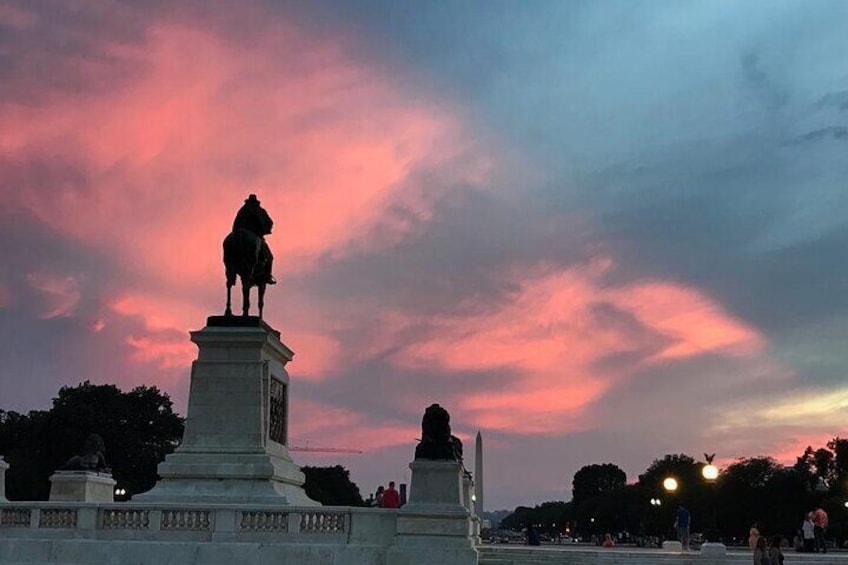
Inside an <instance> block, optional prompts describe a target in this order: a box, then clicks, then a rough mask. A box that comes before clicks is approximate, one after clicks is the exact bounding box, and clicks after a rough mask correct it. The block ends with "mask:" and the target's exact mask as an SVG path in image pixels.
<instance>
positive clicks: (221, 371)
mask: <svg viewBox="0 0 848 565" xmlns="http://www.w3.org/2000/svg"><path fill="white" fill-rule="evenodd" d="M227 320H230V321H231V322H232V321H233V320H235V321H237V322H238V323H237V324H236V323H223V322H226V321H227ZM191 340H192V341H193V342H194V343H196V344H197V346H198V348H199V352H198V358H197V360H196V361H195V362H194V364H193V365H192V371H191V389H190V392H189V401H188V418H187V420H186V427H185V434H184V435H183V442H182V444H181V445H180V447H179V448H178V449H177V450H176V451H175V452H174V453H172V454H170V455H168V456H167V457H166V458H165V461H164V462H163V463H161V464H160V465H159V469H158V471H159V475H160V477H161V478H162V480H161V481H160V482H159V483H158V484H157V485H156V487H154V488H153V490H151V491H149V492H147V493H144V494H142V495H139V496H136V497H134V500H138V501H142V502H199V503H242V504H244V503H252V504H274V505H298V506H314V505H317V504H318V503H317V502H315V501H313V500H311V499H310V498H308V497H307V496H306V493H305V491H304V490H303V483H304V480H305V479H304V475H303V473H302V472H301V471H300V469H299V467H298V466H297V465H295V464H294V462H293V461H292V459H291V457H290V456H289V451H288V448H287V447H286V445H287V435H288V396H289V395H288V389H289V376H288V373H287V372H286V370H285V365H286V363H288V362H289V361H291V359H292V356H293V355H294V353H293V352H292V351H291V350H290V349H289V348H288V347H286V346H285V345H284V344H283V342H282V341H280V335H279V333H278V332H276V331H274V330H273V329H272V328H270V327H269V326H268V325H267V324H265V323H264V322H262V321H261V320H258V319H256V318H240V317H239V318H236V317H233V318H226V317H215V318H210V319H209V325H207V327H205V328H204V329H202V330H200V331H196V332H192V333H191Z"/></svg>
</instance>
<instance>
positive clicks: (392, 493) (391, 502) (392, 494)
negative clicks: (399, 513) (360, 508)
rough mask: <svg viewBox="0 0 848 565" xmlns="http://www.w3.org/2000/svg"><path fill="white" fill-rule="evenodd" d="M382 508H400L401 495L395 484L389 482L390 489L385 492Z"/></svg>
mask: <svg viewBox="0 0 848 565" xmlns="http://www.w3.org/2000/svg"><path fill="white" fill-rule="evenodd" d="M380 507H381V508H400V493H399V492H398V491H397V490H396V489H395V482H394V481H389V488H387V489H386V490H384V491H383V503H382V504H381V505H380Z"/></svg>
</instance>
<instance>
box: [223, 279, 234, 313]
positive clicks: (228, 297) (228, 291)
mask: <svg viewBox="0 0 848 565" xmlns="http://www.w3.org/2000/svg"><path fill="white" fill-rule="evenodd" d="M232 288H233V285H231V284H230V281H227V309H226V310H224V316H232V315H233V309H232V305H231V303H230V294H231V292H230V291H231V290H232Z"/></svg>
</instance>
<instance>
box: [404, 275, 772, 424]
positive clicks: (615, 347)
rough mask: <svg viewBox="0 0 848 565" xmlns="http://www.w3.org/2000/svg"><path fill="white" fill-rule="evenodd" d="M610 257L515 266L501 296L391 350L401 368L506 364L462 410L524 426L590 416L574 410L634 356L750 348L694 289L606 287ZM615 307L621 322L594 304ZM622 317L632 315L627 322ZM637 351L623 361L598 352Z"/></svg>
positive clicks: (479, 420)
mask: <svg viewBox="0 0 848 565" xmlns="http://www.w3.org/2000/svg"><path fill="white" fill-rule="evenodd" d="M611 267H612V262H611V261H610V260H609V259H598V260H595V261H593V262H591V263H590V264H588V265H584V266H579V267H573V268H570V269H567V270H558V269H556V268H554V267H550V266H545V267H543V268H541V269H540V270H539V271H538V272H535V273H530V274H528V275H525V276H522V275H521V274H520V273H512V274H510V275H508V276H510V277H512V279H513V280H512V282H513V283H514V287H515V289H516V290H515V291H514V292H513V293H512V295H511V296H509V297H508V299H507V300H506V301H504V302H502V303H488V304H477V303H475V304H469V305H468V308H467V311H460V312H457V313H456V314H454V315H450V316H443V317H440V318H438V319H436V320H434V321H431V323H432V324H433V326H434V329H433V330H432V331H431V332H430V333H429V336H428V338H427V339H424V340H422V341H420V342H418V343H414V344H411V345H408V346H407V347H405V348H403V349H402V350H401V351H400V352H399V353H398V354H396V355H395V357H394V359H395V362H396V363H397V364H398V365H400V366H402V367H412V368H423V367H426V366H437V367H441V369H442V370H444V371H445V372H447V373H453V372H458V371H459V372H469V371H470V372H483V373H485V372H487V371H508V372H509V373H510V374H511V375H513V381H512V384H511V385H509V386H506V387H504V388H502V389H499V390H483V391H480V392H477V393H471V394H468V395H465V396H464V398H463V399H462V400H461V403H462V409H463V410H464V411H468V412H471V413H473V414H474V415H475V419H476V420H475V422H476V425H479V426H480V427H483V428H487V429H503V430H509V429H512V430H521V431H522V432H527V433H532V432H536V433H543V432H554V431H564V429H575V428H579V427H581V426H585V425H588V421H587V420H584V419H581V418H579V416H580V415H581V409H582V408H584V407H585V406H587V405H588V404H590V403H591V402H593V401H596V400H598V399H599V398H600V397H601V396H602V395H603V394H604V392H605V391H606V390H607V389H608V388H609V387H610V386H611V385H612V384H613V383H614V382H615V381H616V380H617V379H620V378H623V377H626V376H627V374H629V373H630V372H632V371H633V370H635V369H636V368H638V367H639V366H640V365H646V364H647V365H650V364H655V363H662V362H667V361H669V360H673V359H682V358H686V357H691V356H695V355H699V354H703V353H707V352H718V353H722V354H727V355H743V356H744V355H751V354H754V353H756V352H758V351H759V350H760V349H761V348H762V347H763V346H764V343H765V340H764V338H763V337H762V336H760V335H759V334H758V333H757V332H756V331H755V330H754V329H752V328H750V327H748V326H747V325H746V324H744V323H743V322H741V321H740V320H738V319H736V318H734V317H733V316H732V315H730V314H728V313H727V312H725V311H724V310H723V309H722V308H721V307H720V306H719V305H718V304H716V303H715V302H713V301H712V300H710V299H709V298H707V297H706V296H704V295H703V294H702V293H700V292H698V291H697V290H696V289H693V288H686V287H682V286H680V285H677V284H673V283H668V282H660V281H650V282H644V283H635V284H630V285H625V286H614V287H608V286H604V285H603V283H602V276H603V275H604V274H605V273H606V272H607V271H608V270H609V269H610V268H611ZM599 307H604V308H606V309H610V308H611V309H613V310H614V312H616V315H617V316H618V318H620V319H621V320H624V321H623V322H621V321H616V318H614V319H613V320H612V321H609V320H605V319H604V317H603V316H599V315H598V314H597V313H596V312H595V310H596V309H598V308H599ZM628 321H629V322H628ZM628 354H630V355H634V356H635V357H634V359H635V360H634V361H633V362H631V363H629V364H628V365H627V366H626V368H616V367H615V366H612V367H605V365H604V364H603V360H604V359H607V358H610V357H613V356H616V355H628Z"/></svg>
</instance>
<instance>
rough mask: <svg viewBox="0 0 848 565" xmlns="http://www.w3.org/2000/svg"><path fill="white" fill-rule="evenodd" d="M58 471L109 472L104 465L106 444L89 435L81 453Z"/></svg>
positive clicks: (94, 435)
mask: <svg viewBox="0 0 848 565" xmlns="http://www.w3.org/2000/svg"><path fill="white" fill-rule="evenodd" d="M59 470H60V471H104V472H109V471H110V469H109V466H108V465H107V464H106V444H105V443H103V438H102V437H100V436H99V435H98V434H90V435H89V436H88V437H87V438H85V443H83V446H82V453H81V454H79V455H74V456H73V457H71V458H70V459H68V462H67V463H65V464H64V465H63V466H62V467H61V468H60V469H59Z"/></svg>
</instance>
